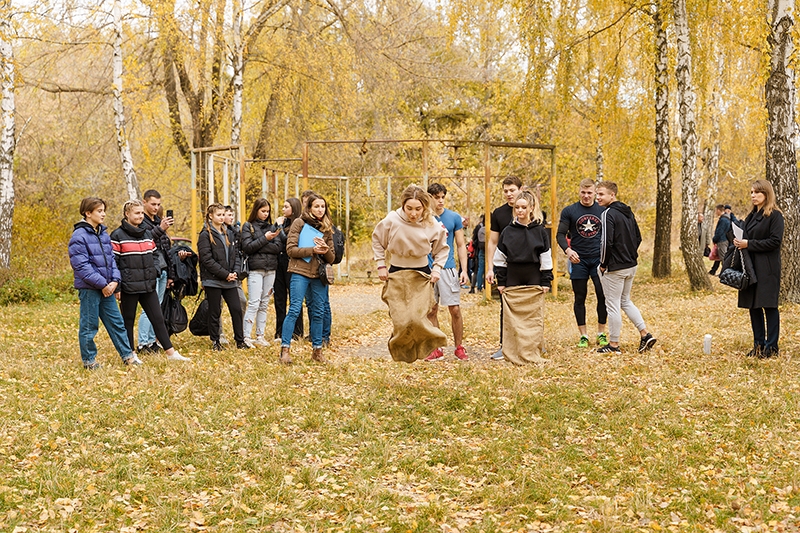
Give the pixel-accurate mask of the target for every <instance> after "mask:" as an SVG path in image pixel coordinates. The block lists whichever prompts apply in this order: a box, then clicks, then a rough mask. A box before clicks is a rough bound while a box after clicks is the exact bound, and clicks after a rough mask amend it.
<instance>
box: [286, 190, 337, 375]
mask: <svg viewBox="0 0 800 533" xmlns="http://www.w3.org/2000/svg"><path fill="white" fill-rule="evenodd" d="M286 255H288V256H289V269H288V270H289V272H290V273H291V276H292V278H291V281H290V282H289V300H290V302H291V303H290V306H289V312H288V313H287V314H286V318H285V319H284V321H283V331H282V332H281V355H280V361H281V363H284V364H290V363H291V362H292V358H291V356H290V355H289V349H290V347H291V345H292V333H293V331H294V324H295V321H296V320H297V317H298V316H300V313H301V312H302V310H303V307H302V306H303V299H304V298H308V306H309V310H310V312H311V324H310V326H309V331H310V334H311V348H312V353H311V358H312V359H313V360H314V361H318V362H324V358H323V357H322V319H323V315H324V312H325V306H326V305H327V302H328V286H327V285H324V284H323V283H322V281H320V279H319V262H320V257H322V258H323V259H324V261H325V262H327V263H330V262H332V261H333V259H334V255H335V254H334V251H333V221H332V220H331V217H330V215H329V214H328V206H327V204H326V203H325V199H324V198H323V197H322V196H319V195H318V194H313V193H312V194H311V195H310V196H309V197H308V199H307V200H306V203H305V206H304V208H303V214H302V216H300V218H298V219H296V220H295V221H294V222H292V226H291V228H290V229H289V234H288V235H287V237H286Z"/></svg>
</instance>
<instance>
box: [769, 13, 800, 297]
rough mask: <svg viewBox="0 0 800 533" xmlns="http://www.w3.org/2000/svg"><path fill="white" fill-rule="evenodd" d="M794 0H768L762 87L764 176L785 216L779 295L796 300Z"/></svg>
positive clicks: (799, 242)
mask: <svg viewBox="0 0 800 533" xmlns="http://www.w3.org/2000/svg"><path fill="white" fill-rule="evenodd" d="M794 4H795V3H794V0H769V2H768V9H769V23H770V33H769V35H768V37H767V43H768V44H769V47H770V74H769V78H768V79H767V85H766V90H765V96H766V105H767V112H768V113H769V124H768V128H767V146H766V149H767V150H766V160H767V169H766V171H767V179H768V180H769V181H770V182H771V183H772V186H773V187H774V188H775V195H776V197H777V200H778V205H779V206H780V209H781V211H783V216H784V217H785V220H786V230H785V233H784V235H783V243H782V245H781V265H782V272H781V299H782V300H784V301H790V302H795V303H796V302H800V262H799V261H798V259H800V227H798V223H800V216H799V214H798V203H797V202H798V198H797V195H798V185H797V155H796V153H795V148H794V128H795V119H794V105H795V89H794V69H793V68H792V54H793V53H794V43H793V41H792V27H793V26H794V16H793V12H794V7H795V5H794Z"/></svg>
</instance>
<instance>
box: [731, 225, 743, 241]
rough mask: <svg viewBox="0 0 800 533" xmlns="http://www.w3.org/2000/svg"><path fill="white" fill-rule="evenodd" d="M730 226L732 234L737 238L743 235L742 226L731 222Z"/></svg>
mask: <svg viewBox="0 0 800 533" xmlns="http://www.w3.org/2000/svg"><path fill="white" fill-rule="evenodd" d="M731 228H733V236H734V237H735V238H737V239H739V240H742V237H743V236H744V231H742V228H740V227H739V226H737V225H736V224H731Z"/></svg>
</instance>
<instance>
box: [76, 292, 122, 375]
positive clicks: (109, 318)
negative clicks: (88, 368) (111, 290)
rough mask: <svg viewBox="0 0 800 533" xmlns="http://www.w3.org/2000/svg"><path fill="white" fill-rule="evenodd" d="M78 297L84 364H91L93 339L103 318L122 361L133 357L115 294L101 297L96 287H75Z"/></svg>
mask: <svg viewBox="0 0 800 533" xmlns="http://www.w3.org/2000/svg"><path fill="white" fill-rule="evenodd" d="M78 298H79V299H80V301H81V317H80V323H79V325H78V343H79V344H80V347H81V359H82V360H83V364H84V365H91V364H92V363H94V360H95V358H96V357H97V345H96V344H95V343H94V338H95V336H96V335H97V330H98V329H99V327H100V325H99V323H98V319H99V320H102V321H103V326H105V328H106V331H107V332H108V336H109V337H111V342H113V343H114V347H115V348H116V349H117V352H118V353H119V356H120V357H121V358H122V360H123V361H125V360H126V359H128V358H130V357H133V350H131V347H130V345H129V344H128V333H127V331H126V330H125V322H124V321H123V320H122V313H120V312H119V305H117V300H116V298H114V295H111V296H103V292H102V291H98V290H95V289H78Z"/></svg>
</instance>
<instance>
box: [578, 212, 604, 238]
mask: <svg viewBox="0 0 800 533" xmlns="http://www.w3.org/2000/svg"><path fill="white" fill-rule="evenodd" d="M575 226H576V227H577V228H578V234H579V235H580V236H581V237H583V238H584V239H591V238H592V237H596V236H597V234H598V233H600V217H598V216H597V215H592V214H588V215H583V216H582V217H580V218H579V219H578V221H577V222H576V223H575Z"/></svg>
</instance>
